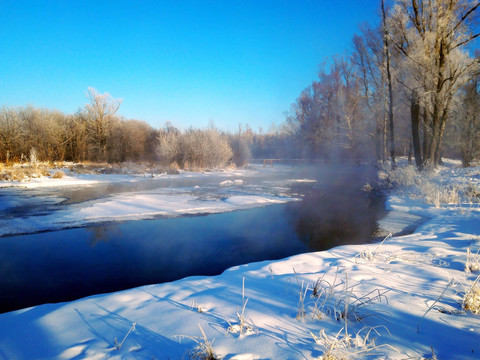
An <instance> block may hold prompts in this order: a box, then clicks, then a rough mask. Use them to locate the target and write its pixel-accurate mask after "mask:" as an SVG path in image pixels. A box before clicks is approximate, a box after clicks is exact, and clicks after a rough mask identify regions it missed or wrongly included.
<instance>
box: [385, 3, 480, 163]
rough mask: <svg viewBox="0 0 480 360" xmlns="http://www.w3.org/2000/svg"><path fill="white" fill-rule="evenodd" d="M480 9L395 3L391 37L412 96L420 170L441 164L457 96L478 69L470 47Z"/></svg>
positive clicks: (462, 5)
mask: <svg viewBox="0 0 480 360" xmlns="http://www.w3.org/2000/svg"><path fill="white" fill-rule="evenodd" d="M479 6H480V3H479V2H478V1H471V0H435V1H432V0H396V1H395V5H394V8H393V11H392V13H391V17H390V23H391V24H392V34H391V37H392V41H393V43H394V44H395V47H396V50H397V51H398V53H399V54H400V55H401V56H402V58H403V61H402V63H401V71H402V74H401V76H399V78H400V80H401V81H402V83H403V84H404V85H405V87H406V88H407V89H408V90H409V91H410V94H411V95H410V97H411V101H412V111H411V113H412V134H413V144H414V147H415V154H416V161H417V164H418V165H419V167H424V166H437V165H438V163H439V161H440V157H441V150H442V140H443V136H444V132H445V126H446V122H447V119H448V118H449V115H450V113H451V107H452V103H453V100H454V97H455V96H456V94H457V93H458V90H459V89H460V88H461V86H463V85H464V84H465V83H466V82H467V81H468V79H469V78H471V77H472V73H473V72H474V71H475V70H476V68H477V66H478V63H477V61H476V60H475V59H473V58H472V57H471V56H470V55H469V53H468V51H467V49H466V46H467V45H468V44H469V43H470V42H471V41H472V40H473V39H475V38H477V37H478V36H479V35H480V34H477V33H474V32H473V26H472V23H473V21H474V18H475V17H476V16H477V12H478V9H479ZM421 132H423V144H421V143H420V138H419V137H420V134H421ZM421 145H422V147H423V149H422V151H420V146H421ZM419 157H420V158H419Z"/></svg>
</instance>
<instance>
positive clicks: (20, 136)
mask: <svg viewBox="0 0 480 360" xmlns="http://www.w3.org/2000/svg"><path fill="white" fill-rule="evenodd" d="M87 97H88V104H87V105H85V106H84V107H83V108H82V109H80V110H79V111H78V112H77V113H75V114H73V115H66V114H64V113H62V112H59V111H56V110H48V109H38V108H34V107H32V106H28V107H18V108H12V107H5V106H4V107H2V108H0V161H2V162H5V163H11V162H21V161H30V160H31V159H32V158H34V159H35V160H39V161H75V162H85V161H91V162H111V163H115V162H125V161H148V162H159V163H161V164H163V165H165V166H174V167H181V168H185V167H186V168H190V167H191V168H207V167H218V166H225V165H226V164H228V163H230V162H232V163H235V164H236V165H238V166H242V165H245V164H246V163H247V161H248V159H249V158H250V150H249V147H248V145H247V143H246V142H245V141H244V136H243V134H237V135H232V134H226V133H222V132H220V131H219V130H217V129H216V128H215V127H214V126H210V127H209V128H207V129H203V130H200V129H192V128H191V129H188V130H186V131H184V132H181V131H180V130H178V129H176V128H175V127H173V126H172V125H171V124H166V125H165V127H163V128H161V129H154V128H152V127H151V126H150V125H149V124H148V123H146V122H144V121H139V120H131V119H124V118H122V117H119V116H117V115H116V113H117V111H118V109H119V107H120V104H121V101H120V100H118V99H114V98H113V97H112V96H111V95H109V94H108V93H105V94H100V93H98V92H97V91H96V90H95V89H93V88H89V89H88V92H87Z"/></svg>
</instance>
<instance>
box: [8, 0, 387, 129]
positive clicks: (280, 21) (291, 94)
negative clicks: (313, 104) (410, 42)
mask: <svg viewBox="0 0 480 360" xmlns="http://www.w3.org/2000/svg"><path fill="white" fill-rule="evenodd" d="M378 5H379V0H316V1H315V0H311V1H308V0H290V1H282V0H223V1H220V0H218V1H203V0H197V1H183V0H177V1H173V0H172V1H161V0H157V1H154V0H152V1H147V0H145V1H141V0H137V1H122V0H115V1H113V0H112V1H102V0H94V1H89V0H57V1H54V0H37V1H33V0H31V1H23V0H0V106H2V105H7V106H24V105H33V106H35V107H44V108H49V109H57V110H61V111H63V112H65V113H74V112H76V111H77V110H78V109H79V108H80V107H82V106H84V105H85V103H86V102H87V98H86V91H87V88H88V87H94V88H95V89H97V91H99V92H101V93H104V92H108V93H110V94H111V95H112V96H113V97H114V98H121V99H123V102H122V105H121V107H120V110H119V114H120V115H122V116H124V117H126V118H135V119H140V120H145V121H147V122H148V123H149V124H151V125H152V126H153V127H156V128H157V127H160V126H163V124H164V123H165V122H166V121H170V122H171V123H172V124H173V125H175V126H177V127H179V128H182V129H185V128H188V127H189V126H193V127H205V126H207V125H208V124H209V122H210V121H213V122H214V124H215V125H216V126H217V127H219V128H220V129H223V130H234V129H236V128H238V125H239V124H243V125H245V124H247V123H248V124H249V125H250V126H251V127H252V128H253V129H254V130H258V128H259V127H260V126H261V127H262V128H263V129H264V130H268V128H269V127H270V125H271V124H272V123H275V124H277V125H278V124H280V123H281V122H282V121H283V120H284V112H285V111H287V110H288V109H289V108H290V105H291V104H292V102H294V101H295V99H296V98H297V96H298V95H299V94H300V92H301V91H302V90H303V89H304V88H305V87H306V86H308V85H309V83H310V82H311V81H312V80H314V79H315V77H316V74H317V71H318V68H319V64H320V63H321V62H322V61H323V60H324V59H325V58H326V57H329V56H332V55H335V54H342V53H344V52H345V51H346V50H348V49H350V48H351V46H350V44H351V38H352V36H353V34H354V33H356V32H358V26H359V24H361V23H362V22H366V21H368V22H376V21H377V15H378Z"/></svg>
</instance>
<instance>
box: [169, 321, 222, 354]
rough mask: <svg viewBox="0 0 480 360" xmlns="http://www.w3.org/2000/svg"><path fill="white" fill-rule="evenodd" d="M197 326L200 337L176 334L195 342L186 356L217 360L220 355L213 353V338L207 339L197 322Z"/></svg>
mask: <svg viewBox="0 0 480 360" xmlns="http://www.w3.org/2000/svg"><path fill="white" fill-rule="evenodd" d="M198 328H199V329H200V331H201V333H202V336H201V337H190V336H184V335H181V336H178V335H177V337H180V338H184V337H187V338H189V339H191V340H193V341H195V343H196V344H197V346H195V347H194V348H193V349H192V350H191V351H190V352H189V353H188V357H189V359H192V360H219V359H220V357H218V356H217V354H215V351H214V350H213V342H214V341H215V339H214V340H211V341H210V340H208V338H207V335H206V334H205V331H204V330H203V328H202V326H201V325H200V324H198Z"/></svg>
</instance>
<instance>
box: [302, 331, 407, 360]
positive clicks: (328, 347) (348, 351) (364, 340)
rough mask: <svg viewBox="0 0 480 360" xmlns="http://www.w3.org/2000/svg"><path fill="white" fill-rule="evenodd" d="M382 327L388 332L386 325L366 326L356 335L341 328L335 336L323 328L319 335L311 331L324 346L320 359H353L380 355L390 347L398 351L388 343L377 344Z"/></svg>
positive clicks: (315, 338)
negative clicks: (329, 334)
mask: <svg viewBox="0 0 480 360" xmlns="http://www.w3.org/2000/svg"><path fill="white" fill-rule="evenodd" d="M380 329H384V330H385V331H386V332H387V333H388V329H387V328H386V327H385V326H376V327H364V328H362V329H360V330H359V331H358V332H357V333H356V334H355V335H354V336H351V335H350V334H349V333H348V332H347V330H345V329H343V328H342V329H341V330H340V331H339V332H338V333H337V334H336V335H335V336H333V337H330V336H328V335H327V334H326V333H325V331H324V330H323V329H322V330H321V331H320V333H319V335H318V336H316V335H314V334H313V333H310V335H311V336H312V337H313V339H314V340H315V342H316V343H317V344H318V345H320V346H322V347H323V353H322V355H321V356H320V358H319V360H353V359H358V358H359V357H361V356H365V355H367V354H369V355H371V356H374V355H378V356H380V350H381V349H383V348H390V349H392V350H394V351H396V352H398V350H397V349H395V348H394V347H393V346H391V345H388V344H383V345H376V343H375V341H376V337H375V336H380V332H379V330H380Z"/></svg>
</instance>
